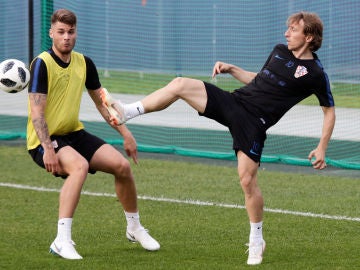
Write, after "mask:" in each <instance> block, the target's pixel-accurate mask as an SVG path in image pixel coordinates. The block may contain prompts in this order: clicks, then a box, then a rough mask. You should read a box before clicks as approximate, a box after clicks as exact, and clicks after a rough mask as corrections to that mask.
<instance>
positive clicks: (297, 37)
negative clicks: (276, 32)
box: [285, 20, 311, 51]
mask: <svg viewBox="0 0 360 270" xmlns="http://www.w3.org/2000/svg"><path fill="white" fill-rule="evenodd" d="M285 37H286V41H287V45H288V49H289V50H290V51H299V50H300V49H304V48H305V49H306V47H308V46H309V42H310V41H311V39H310V37H309V36H305V35H304V21H303V20H300V21H298V22H291V23H290V24H289V25H288V29H287V30H286V31H285Z"/></svg>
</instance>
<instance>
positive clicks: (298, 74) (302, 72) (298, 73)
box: [294, 66, 308, 78]
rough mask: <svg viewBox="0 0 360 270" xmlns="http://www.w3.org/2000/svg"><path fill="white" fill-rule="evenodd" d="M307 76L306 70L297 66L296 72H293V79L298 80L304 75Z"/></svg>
mask: <svg viewBox="0 0 360 270" xmlns="http://www.w3.org/2000/svg"><path fill="white" fill-rule="evenodd" d="M306 74H308V71H307V68H306V67H304V66H297V68H296V71H295V74H294V76H295V78H299V77H302V76H304V75H306Z"/></svg>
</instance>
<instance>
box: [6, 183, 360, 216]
mask: <svg viewBox="0 0 360 270" xmlns="http://www.w3.org/2000/svg"><path fill="white" fill-rule="evenodd" d="M0 186H1V187H10V188H17V189H25V190H34V191H40V192H41V191H42V192H60V190H59V189H53V188H45V187H33V186H27V185H21V184H12V183H2V182H0ZM81 194H84V195H89V196H97V197H116V196H115V194H111V193H98V192H89V191H82V192H81ZM138 198H139V199H141V200H147V201H157V202H168V203H178V204H191V205H200V206H217V207H224V208H233V209H245V206H243V205H237V204H226V203H217V202H203V201H195V200H180V199H171V198H165V197H160V198H159V197H152V196H141V195H140V196H138ZM264 211H265V212H270V213H278V214H285V215H293V216H303V217H313V218H321V219H331V220H347V221H356V222H360V218H359V217H347V216H332V215H325V214H315V213H310V212H299V211H290V210H283V209H271V208H264Z"/></svg>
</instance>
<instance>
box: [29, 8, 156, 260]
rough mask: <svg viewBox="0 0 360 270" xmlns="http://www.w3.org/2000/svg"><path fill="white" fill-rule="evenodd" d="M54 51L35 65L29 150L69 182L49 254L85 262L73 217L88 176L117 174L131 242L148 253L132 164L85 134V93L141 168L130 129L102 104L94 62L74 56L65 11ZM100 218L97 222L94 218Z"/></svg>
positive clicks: (71, 23) (56, 20)
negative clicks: (112, 117) (78, 248)
mask: <svg viewBox="0 0 360 270" xmlns="http://www.w3.org/2000/svg"><path fill="white" fill-rule="evenodd" d="M49 34H50V37H51V38H52V40H53V44H52V47H51V48H50V49H49V50H48V51H46V52H42V53H41V54H40V55H38V56H37V57H36V58H35V59H34V60H33V62H32V63H31V67H30V70H31V80H30V83H29V88H28V91H29V118H28V125H27V148H28V151H29V153H30V155H31V157H32V158H33V160H34V161H35V162H36V163H37V164H38V165H39V166H41V167H43V168H45V169H46V170H47V171H48V172H50V173H52V174H53V175H55V176H61V177H63V178H65V181H64V184H63V187H62V189H61V192H60V199H59V219H58V233H57V236H56V238H55V240H54V241H53V242H52V244H51V245H50V252H51V253H53V254H56V255H59V256H61V257H63V258H66V259H82V257H81V256H80V255H79V253H78V252H77V251H76V250H75V248H74V242H73V240H72V237H71V229H72V218H73V215H74V213H75V210H76V207H77V205H78V202H79V198H80V193H81V189H82V186H83V184H84V182H85V180H86V177H87V174H88V172H90V173H95V172H96V171H103V172H106V173H110V174H112V175H114V178H115V191H116V194H117V197H118V199H119V201H120V203H121V204H122V207H123V210H124V213H125V217H126V220H127V228H126V237H127V238H128V239H129V240H131V241H133V242H140V244H141V245H142V247H143V248H145V249H146V250H151V251H154V250H158V249H159V248H160V245H159V243H158V242H157V241H156V240H155V239H154V238H152V237H151V236H150V235H149V233H148V231H147V230H146V229H145V228H144V227H143V226H142V225H141V223H140V220H139V211H138V206H137V193H136V186H135V182H134V177H133V174H132V171H131V168H130V163H129V161H128V160H127V159H126V158H125V157H124V156H123V155H122V154H121V153H120V152H119V151H117V150H116V149H115V148H114V147H112V146H111V145H109V144H107V143H106V142H105V141H104V140H102V139H100V138H98V137H96V136H94V135H92V134H90V133H88V132H87V131H85V130H84V126H83V124H82V123H81V122H80V120H79V111H80V102H81V97H82V94H83V91H84V88H85V87H86V89H87V90H88V93H89V95H90V97H91V98H92V100H93V101H94V103H95V106H96V108H97V109H98V110H99V112H100V114H101V115H102V116H103V117H104V119H105V120H106V121H107V122H108V123H109V124H110V125H111V126H112V127H113V128H114V129H116V130H117V131H118V132H119V133H120V134H121V135H122V136H123V138H124V149H125V151H126V153H127V154H128V156H129V157H131V158H132V159H133V160H134V162H135V163H137V145H136V141H135V139H134V137H133V135H132V134H131V132H130V131H129V130H128V129H127V127H126V126H125V125H121V126H116V125H113V124H112V122H111V121H110V115H109V113H108V111H107V110H106V109H105V108H104V106H103V105H102V100H101V97H100V92H101V90H102V89H103V88H102V86H101V84H100V81H99V76H98V73H97V70H96V66H95V64H94V63H93V61H92V60H91V59H90V58H89V57H87V56H84V55H82V54H80V53H77V52H75V51H73V48H74V46H75V43H76V38H77V32H76V15H75V14H74V13H73V12H71V11H69V10H66V9H60V10H57V11H55V12H54V14H53V15H52V17H51V28H50V31H49ZM94 218H96V217H94Z"/></svg>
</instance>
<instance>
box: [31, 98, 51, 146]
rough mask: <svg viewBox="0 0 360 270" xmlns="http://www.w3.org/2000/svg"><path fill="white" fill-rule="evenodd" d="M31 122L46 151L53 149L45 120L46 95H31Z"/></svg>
mask: <svg viewBox="0 0 360 270" xmlns="http://www.w3.org/2000/svg"><path fill="white" fill-rule="evenodd" d="M29 98H30V107H31V121H32V123H33V126H34V129H35V132H36V135H37V136H38V138H39V141H40V143H41V145H42V146H43V147H44V149H48V148H53V147H52V144H51V139H50V135H49V129H48V125H47V123H46V119H45V106H46V95H44V94H30V95H29Z"/></svg>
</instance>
